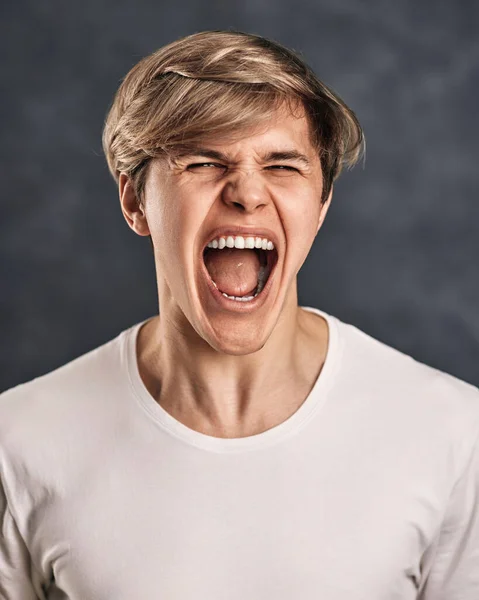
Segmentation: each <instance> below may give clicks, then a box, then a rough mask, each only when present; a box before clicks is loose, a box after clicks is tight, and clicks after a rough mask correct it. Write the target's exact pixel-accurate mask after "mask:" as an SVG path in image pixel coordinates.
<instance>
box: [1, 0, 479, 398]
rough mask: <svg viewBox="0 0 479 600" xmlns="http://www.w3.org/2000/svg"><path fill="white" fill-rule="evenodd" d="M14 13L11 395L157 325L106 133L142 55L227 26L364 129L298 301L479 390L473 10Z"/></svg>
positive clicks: (8, 155) (5, 101)
mask: <svg viewBox="0 0 479 600" xmlns="http://www.w3.org/2000/svg"><path fill="white" fill-rule="evenodd" d="M2 13H3V14H2V15H1V18H0V27H1V29H0V43H1V45H2V48H1V49H2V59H3V60H2V77H1V79H0V85H1V100H2V110H1V113H0V114H1V119H2V127H1V136H2V139H1V146H0V152H1V161H0V164H1V168H2V180H1V198H2V200H1V217H2V218H1V221H0V252H1V263H0V265H1V266H0V268H1V273H0V274H1V297H0V307H1V317H0V319H1V320H0V327H1V342H2V343H1V346H0V360H1V380H0V389H6V388H8V387H11V386H13V385H15V384H17V383H20V382H23V381H26V380H28V379H31V378H32V377H35V376H37V375H40V374H43V373H45V372H47V371H49V370H51V369H53V368H55V367H57V366H59V365H61V364H63V363H65V362H67V361H68V360H71V359H72V358H74V357H75V356H78V355H79V354H81V353H83V352H86V351H87V350H89V349H91V348H93V347H95V346H97V345H99V344H100V343H103V342H105V341H107V340H108V339H110V338H112V337H114V336H115V335H117V333H119V331H120V330H121V329H124V328H126V327H127V326H129V325H131V324H133V323H135V322H137V321H139V320H141V319H144V318H147V317H148V316H150V315H152V314H154V313H155V312H156V311H157V296H156V287H155V274H154V268H153V260H152V256H151V252H150V245H149V243H148V241H147V239H146V238H140V237H138V236H136V235H135V234H134V233H133V232H132V231H131V230H130V229H129V228H128V226H127V225H126V223H125V221H124V219H123V216H122V215H121V212H120V208H119V203H118V198H117V192H116V189H115V187H114V184H113V182H112V180H111V179H110V176H109V174H108V172H107V168H106V164H105V161H104V159H103V156H102V152H101V142H100V136H101V128H102V123H103V118H104V115H105V113H106V110H107V107H108V105H109V103H110V101H111V99H112V96H113V94H114V92H115V90H116V88H117V86H118V83H119V80H120V78H121V77H122V76H123V75H124V74H125V73H126V72H127V71H128V69H129V68H130V67H131V66H133V64H134V63H135V62H137V61H138V60H139V59H140V58H141V57H142V56H144V55H145V54H148V53H150V52H152V51H153V50H155V49H156V48H158V47H160V46H162V45H164V44H165V43H168V42H170V41H173V40H174V39H176V38H178V37H180V36H183V35H187V34H190V33H193V32H196V31H199V30H202V29H224V28H230V27H233V28H235V29H240V30H244V31H248V32H251V33H257V34H260V35H264V36H266V37H271V38H273V39H276V40H278V41H279V42H281V43H283V44H286V45H288V46H290V47H292V48H294V49H295V50H298V51H300V52H302V53H303V55H304V57H305V59H306V60H307V61H308V62H309V63H310V64H311V65H312V66H313V68H314V69H315V70H316V72H317V73H318V75H319V76H320V77H321V78H322V79H324V81H325V82H326V83H328V84H329V85H331V86H332V87H333V88H334V89H335V90H336V91H337V92H338V93H339V94H340V95H341V96H342V97H343V98H344V99H345V100H346V102H347V103H348V104H349V105H350V106H351V107H352V108H353V109H354V110H355V111H356V113H357V115H358V116H359V118H360V121H361V122H362V124H363V126H364V129H365V132H366V137H367V144H368V150H367V160H366V163H365V168H364V169H363V168H362V167H361V166H358V167H356V169H355V170H353V171H351V172H349V173H346V174H345V175H344V176H343V177H342V179H341V180H340V181H339V182H338V184H337V186H336V193H335V198H334V201H333V205H332V207H331V209H330V211H329V214H328V217H327V219H326V222H325V225H324V227H323V229H322V230H321V232H320V235H319V236H318V238H317V240H316V242H315V245H314V247H313V250H312V252H311V255H310V257H309V258H308V261H307V263H306V264H305V266H304V268H303V270H302V272H301V274H300V302H301V304H303V305H310V306H317V307H319V308H323V309H324V310H326V311H328V312H331V313H333V314H335V315H336V316H338V317H339V318H341V319H342V320H345V321H348V322H351V323H353V324H355V325H356V326H358V327H360V328H361V329H363V330H365V331H366V332H367V333H369V334H371V335H373V336H374V337H377V338H379V339H380V340H382V341H384V342H386V343H388V344H390V345H392V346H394V347H396V348H399V349H400V350H402V351H403V352H406V353H408V354H411V355H413V356H414V357H415V358H417V359H419V360H421V361H423V362H426V363H428V364H430V365H432V366H435V367H437V368H440V369H442V370H445V371H448V372H450V373H452V374H454V375H456V376H458V377H460V378H462V379H465V380H467V381H469V382H471V383H474V384H475V385H479V368H478V367H479V279H478V275H477V261H478V258H479V199H478V197H477V190H478V187H479V175H478V166H477V165H478V158H479V151H478V134H479V127H478V109H477V106H478V91H479V80H478V66H479V37H478V23H479V3H478V2H477V1H476V0H462V1H457V0H450V1H449V2H441V1H438V0H421V1H420V2H419V1H417V0H406V1H394V2H393V1H391V2H389V1H379V0H373V1H362V2H360V1H355V0H334V1H332V0H309V1H308V0H295V1H293V0H283V1H282V2H279V1H273V0H243V1H242V2H241V3H235V4H233V3H232V2H231V3H228V2H226V1H225V0H221V1H220V0H217V1H216V2H207V1H205V0H183V2H161V1H152V0H151V1H146V0H135V2H132V1H131V0H128V1H125V0H115V1H113V0H108V1H103V2H98V1H97V0H82V1H81V2H80V1H76V2H74V1H68V2H65V0H53V1H50V2H49V1H47V2H38V0H15V2H10V3H9V6H6V3H4V7H3V9H2Z"/></svg>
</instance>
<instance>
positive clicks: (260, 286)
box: [211, 266, 265, 302]
mask: <svg viewBox="0 0 479 600" xmlns="http://www.w3.org/2000/svg"><path fill="white" fill-rule="evenodd" d="M264 271H265V269H264V267H263V266H261V267H260V269H259V275H258V285H257V286H256V293H255V294H253V296H229V295H228V294H226V292H221V293H222V294H223V296H225V298H229V299H230V300H237V301H239V302H250V301H251V300H253V299H254V298H256V296H257V295H258V294H259V293H261V292H262V291H263V288H264V284H265V281H264ZM211 281H213V280H211ZM213 285H214V286H215V288H216V289H218V286H217V285H216V283H215V282H214V281H213ZM218 291H221V290H218Z"/></svg>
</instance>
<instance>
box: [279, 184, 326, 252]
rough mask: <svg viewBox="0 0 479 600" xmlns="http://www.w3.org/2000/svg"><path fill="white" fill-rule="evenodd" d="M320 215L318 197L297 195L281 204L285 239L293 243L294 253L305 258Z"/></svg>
mask: <svg viewBox="0 0 479 600" xmlns="http://www.w3.org/2000/svg"><path fill="white" fill-rule="evenodd" d="M319 216H320V198H319V197H318V196H317V195H316V194H314V195H312V194H311V195H306V196H300V195H297V196H296V197H295V198H294V200H290V201H289V202H287V203H285V202H283V203H282V204H281V214H280V218H281V221H282V223H283V227H284V230H285V233H286V237H287V241H288V242H289V243H290V244H293V245H294V248H295V254H299V255H300V256H301V258H303V259H304V258H305V257H306V255H307V254H308V252H309V250H310V248H311V245H312V243H313V241H314V238H315V236H316V229H317V225H318V221H319Z"/></svg>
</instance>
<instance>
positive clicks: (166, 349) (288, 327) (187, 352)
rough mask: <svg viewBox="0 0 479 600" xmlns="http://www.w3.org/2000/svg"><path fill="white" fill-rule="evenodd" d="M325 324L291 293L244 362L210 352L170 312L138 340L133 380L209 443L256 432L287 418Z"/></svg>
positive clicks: (307, 382)
mask: <svg viewBox="0 0 479 600" xmlns="http://www.w3.org/2000/svg"><path fill="white" fill-rule="evenodd" d="M326 348H327V325H326V323H325V322H324V319H322V318H321V317H320V318H318V316H317V315H313V314H312V313H309V312H307V311H304V310H303V309H301V308H300V307H298V304H297V296H296V294H295V293H292V294H291V297H290V298H288V300H287V301H286V302H285V305H284V306H283V310H282V312H281V315H280V317H279V319H278V322H277V324H276V325H275V327H274V329H273V331H272V333H271V335H270V336H269V338H268V340H267V341H266V343H265V345H264V346H263V347H262V348H261V349H260V350H258V351H257V352H253V353H251V354H247V355H240V356H238V355H229V354H222V353H220V352H217V351H216V350H214V349H213V348H211V347H210V346H209V344H207V343H206V342H205V341H204V340H203V339H202V338H201V337H200V336H198V334H197V333H196V331H195V330H194V329H193V327H192V326H191V324H190V323H189V322H188V320H187V319H186V317H185V316H184V314H183V313H182V312H181V311H180V310H179V308H178V307H177V305H176V306H175V307H174V308H173V307H172V309H171V310H168V309H167V310H163V308H162V311H161V315H159V316H157V317H155V318H154V319H152V320H150V321H149V322H148V323H147V324H145V325H144V326H143V327H142V328H141V330H140V332H139V336H138V343H137V351H138V364H139V369H140V374H141V376H142V379H143V381H144V383H145V386H146V387H147V389H148V391H149V392H150V394H151V395H152V396H153V397H154V398H155V400H156V401H157V402H158V403H159V404H160V405H161V406H162V407H163V408H164V409H165V410H167V411H168V412H169V413H170V414H171V415H172V416H174V417H175V418H176V419H177V420H179V421H180V422H182V423H183V424H185V425H187V426H188V427H190V428H192V429H195V430H197V431H202V432H204V433H206V434H208V435H214V436H217V437H242V436H244V435H253V434H254V433H260V432H261V431H265V430H266V429H269V428H270V427H273V426H275V425H277V424H279V423H281V422H282V421H284V420H285V419H286V418H288V416H290V415H291V414H293V413H294V412H295V411H296V410H297V408H298V407H299V405H300V404H301V403H302V402H303V401H304V400H305V398H306V397H307V395H308V394H309V392H310V390H311V388H312V386H313V385H314V382H315V380H316V378H317V376H318V374H319V370H320V368H321V366H322V364H323V362H324V357H325V354H326Z"/></svg>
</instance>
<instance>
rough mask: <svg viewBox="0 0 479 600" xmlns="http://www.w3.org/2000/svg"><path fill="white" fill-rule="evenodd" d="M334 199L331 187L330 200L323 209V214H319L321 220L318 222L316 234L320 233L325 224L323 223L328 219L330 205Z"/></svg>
mask: <svg viewBox="0 0 479 600" xmlns="http://www.w3.org/2000/svg"><path fill="white" fill-rule="evenodd" d="M332 197H333V186H331V190H330V192H329V196H328V199H327V200H326V202H325V203H324V204H323V205H322V207H321V212H320V213H319V220H318V227H317V229H316V234H317V233H318V231H319V230H320V228H321V225H322V224H323V221H324V219H325V217H326V213H327V212H328V208H329V205H330V204H331V198H332Z"/></svg>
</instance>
